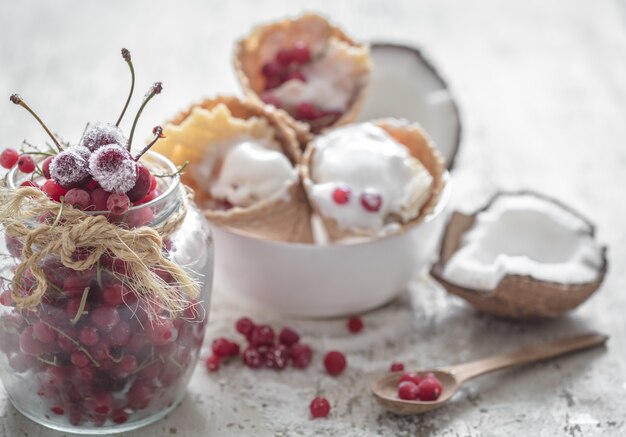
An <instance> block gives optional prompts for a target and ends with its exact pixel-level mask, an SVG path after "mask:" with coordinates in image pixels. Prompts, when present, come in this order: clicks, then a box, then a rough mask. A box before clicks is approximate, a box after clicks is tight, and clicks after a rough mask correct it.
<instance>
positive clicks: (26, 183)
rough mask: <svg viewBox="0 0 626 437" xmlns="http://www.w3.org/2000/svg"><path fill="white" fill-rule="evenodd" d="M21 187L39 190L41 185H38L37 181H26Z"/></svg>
mask: <svg viewBox="0 0 626 437" xmlns="http://www.w3.org/2000/svg"><path fill="white" fill-rule="evenodd" d="M20 187H33V188H39V185H37V182H35V181H24V182H22V183H21V184H20Z"/></svg>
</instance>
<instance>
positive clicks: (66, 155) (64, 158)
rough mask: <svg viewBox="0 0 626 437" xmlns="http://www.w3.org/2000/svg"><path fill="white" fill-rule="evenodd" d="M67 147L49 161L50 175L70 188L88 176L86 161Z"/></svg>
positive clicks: (60, 183)
mask: <svg viewBox="0 0 626 437" xmlns="http://www.w3.org/2000/svg"><path fill="white" fill-rule="evenodd" d="M72 149H73V148H71V147H70V148H69V149H67V150H65V151H63V152H61V153H59V154H58V155H56V156H55V157H54V158H52V161H51V162H50V177H51V178H52V179H53V180H54V181H55V182H57V183H58V184H59V185H61V186H62V187H64V188H71V187H74V186H76V185H78V184H80V183H81V182H82V181H83V180H84V179H86V178H87V177H89V170H88V168H87V161H85V159H84V158H83V157H82V156H81V155H80V154H78V153H75V151H74V150H72Z"/></svg>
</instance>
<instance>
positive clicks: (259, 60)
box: [233, 13, 371, 148]
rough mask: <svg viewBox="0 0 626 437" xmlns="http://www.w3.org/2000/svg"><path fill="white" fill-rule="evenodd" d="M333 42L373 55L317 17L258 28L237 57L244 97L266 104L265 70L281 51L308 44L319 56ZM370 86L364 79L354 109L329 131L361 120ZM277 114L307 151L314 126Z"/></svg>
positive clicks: (240, 45)
mask: <svg viewBox="0 0 626 437" xmlns="http://www.w3.org/2000/svg"><path fill="white" fill-rule="evenodd" d="M330 38H336V39H338V40H339V41H342V42H345V43H347V44H349V45H350V46H353V47H361V48H365V49H367V50H368V51H369V48H368V46H367V45H365V44H361V43H358V42H356V41H354V40H353V39H352V38H350V37H349V36H348V35H346V34H345V33H344V32H343V31H342V30H341V29H340V28H338V27H337V26H334V25H332V24H331V23H329V22H328V20H327V19H326V18H324V17H322V16H320V15H317V14H313V13H308V14H305V15H302V16H300V17H298V18H294V19H285V20H281V21H277V22H274V23H269V24H265V25H261V26H258V27H256V28H254V29H253V30H252V32H251V33H250V34H249V35H248V36H246V37H245V38H243V39H241V40H240V41H238V42H237V45H236V47H235V53H234V57H233V64H234V68H235V72H236V74H237V78H238V79H239V83H240V84H241V87H242V88H243V91H244V94H245V95H246V96H248V97H250V98H252V99H254V100H256V101H257V102H260V103H261V104H264V103H263V101H262V100H261V94H262V93H263V87H264V84H265V80H264V78H263V76H262V74H261V68H262V67H263V65H264V64H265V63H266V62H267V61H268V60H270V59H272V58H273V57H274V55H275V54H276V52H277V50H278V49H279V48H284V47H292V46H293V45H294V44H295V43H296V42H298V41H304V42H306V43H307V44H309V46H310V47H311V49H312V50H313V51H314V52H316V51H318V50H319V49H321V48H322V47H324V45H325V44H326V42H327V41H328V39H330ZM370 69H371V63H370ZM369 82H370V75H369V74H368V75H365V77H362V78H361V83H359V84H357V88H356V90H355V93H354V96H353V97H352V101H351V104H350V107H349V108H348V109H347V110H346V112H344V114H343V115H342V116H341V117H340V118H339V119H337V120H336V121H335V122H334V123H333V124H332V125H329V126H328V127H327V128H332V127H336V126H341V125H344V124H348V123H352V122H353V121H355V120H356V119H357V117H358V115H359V113H360V112H361V109H362V108H363V105H364V103H365V98H366V95H367V88H368V86H369ZM270 106H271V105H270ZM272 108H273V106H272ZM275 111H276V112H278V113H279V115H278V117H279V118H280V119H282V120H283V121H284V122H285V123H286V124H287V125H288V126H289V127H290V128H292V129H293V130H294V131H295V132H296V137H297V138H298V141H299V142H300V145H301V146H302V148H304V146H306V144H307V143H308V142H309V141H310V140H311V139H312V138H313V133H312V132H311V129H310V126H309V125H308V124H307V123H306V122H304V121H297V120H295V119H294V118H293V117H291V116H290V115H289V114H287V112H285V111H284V110H282V109H275Z"/></svg>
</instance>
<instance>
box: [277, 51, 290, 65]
mask: <svg viewBox="0 0 626 437" xmlns="http://www.w3.org/2000/svg"><path fill="white" fill-rule="evenodd" d="M292 61H293V58H292V56H291V50H279V51H278V53H276V62H277V63H278V64H279V65H282V66H284V67H286V66H288V65H289V64H291V62H292Z"/></svg>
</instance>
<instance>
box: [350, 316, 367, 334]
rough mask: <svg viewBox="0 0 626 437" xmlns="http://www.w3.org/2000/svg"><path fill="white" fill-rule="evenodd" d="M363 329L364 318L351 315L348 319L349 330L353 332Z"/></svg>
mask: <svg viewBox="0 0 626 437" xmlns="http://www.w3.org/2000/svg"><path fill="white" fill-rule="evenodd" d="M362 330H363V320H362V319H361V318H360V317H356V316H355V317H351V318H350V319H349V320H348V331H350V332H351V333H353V334H356V333H357V332H361V331H362Z"/></svg>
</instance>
